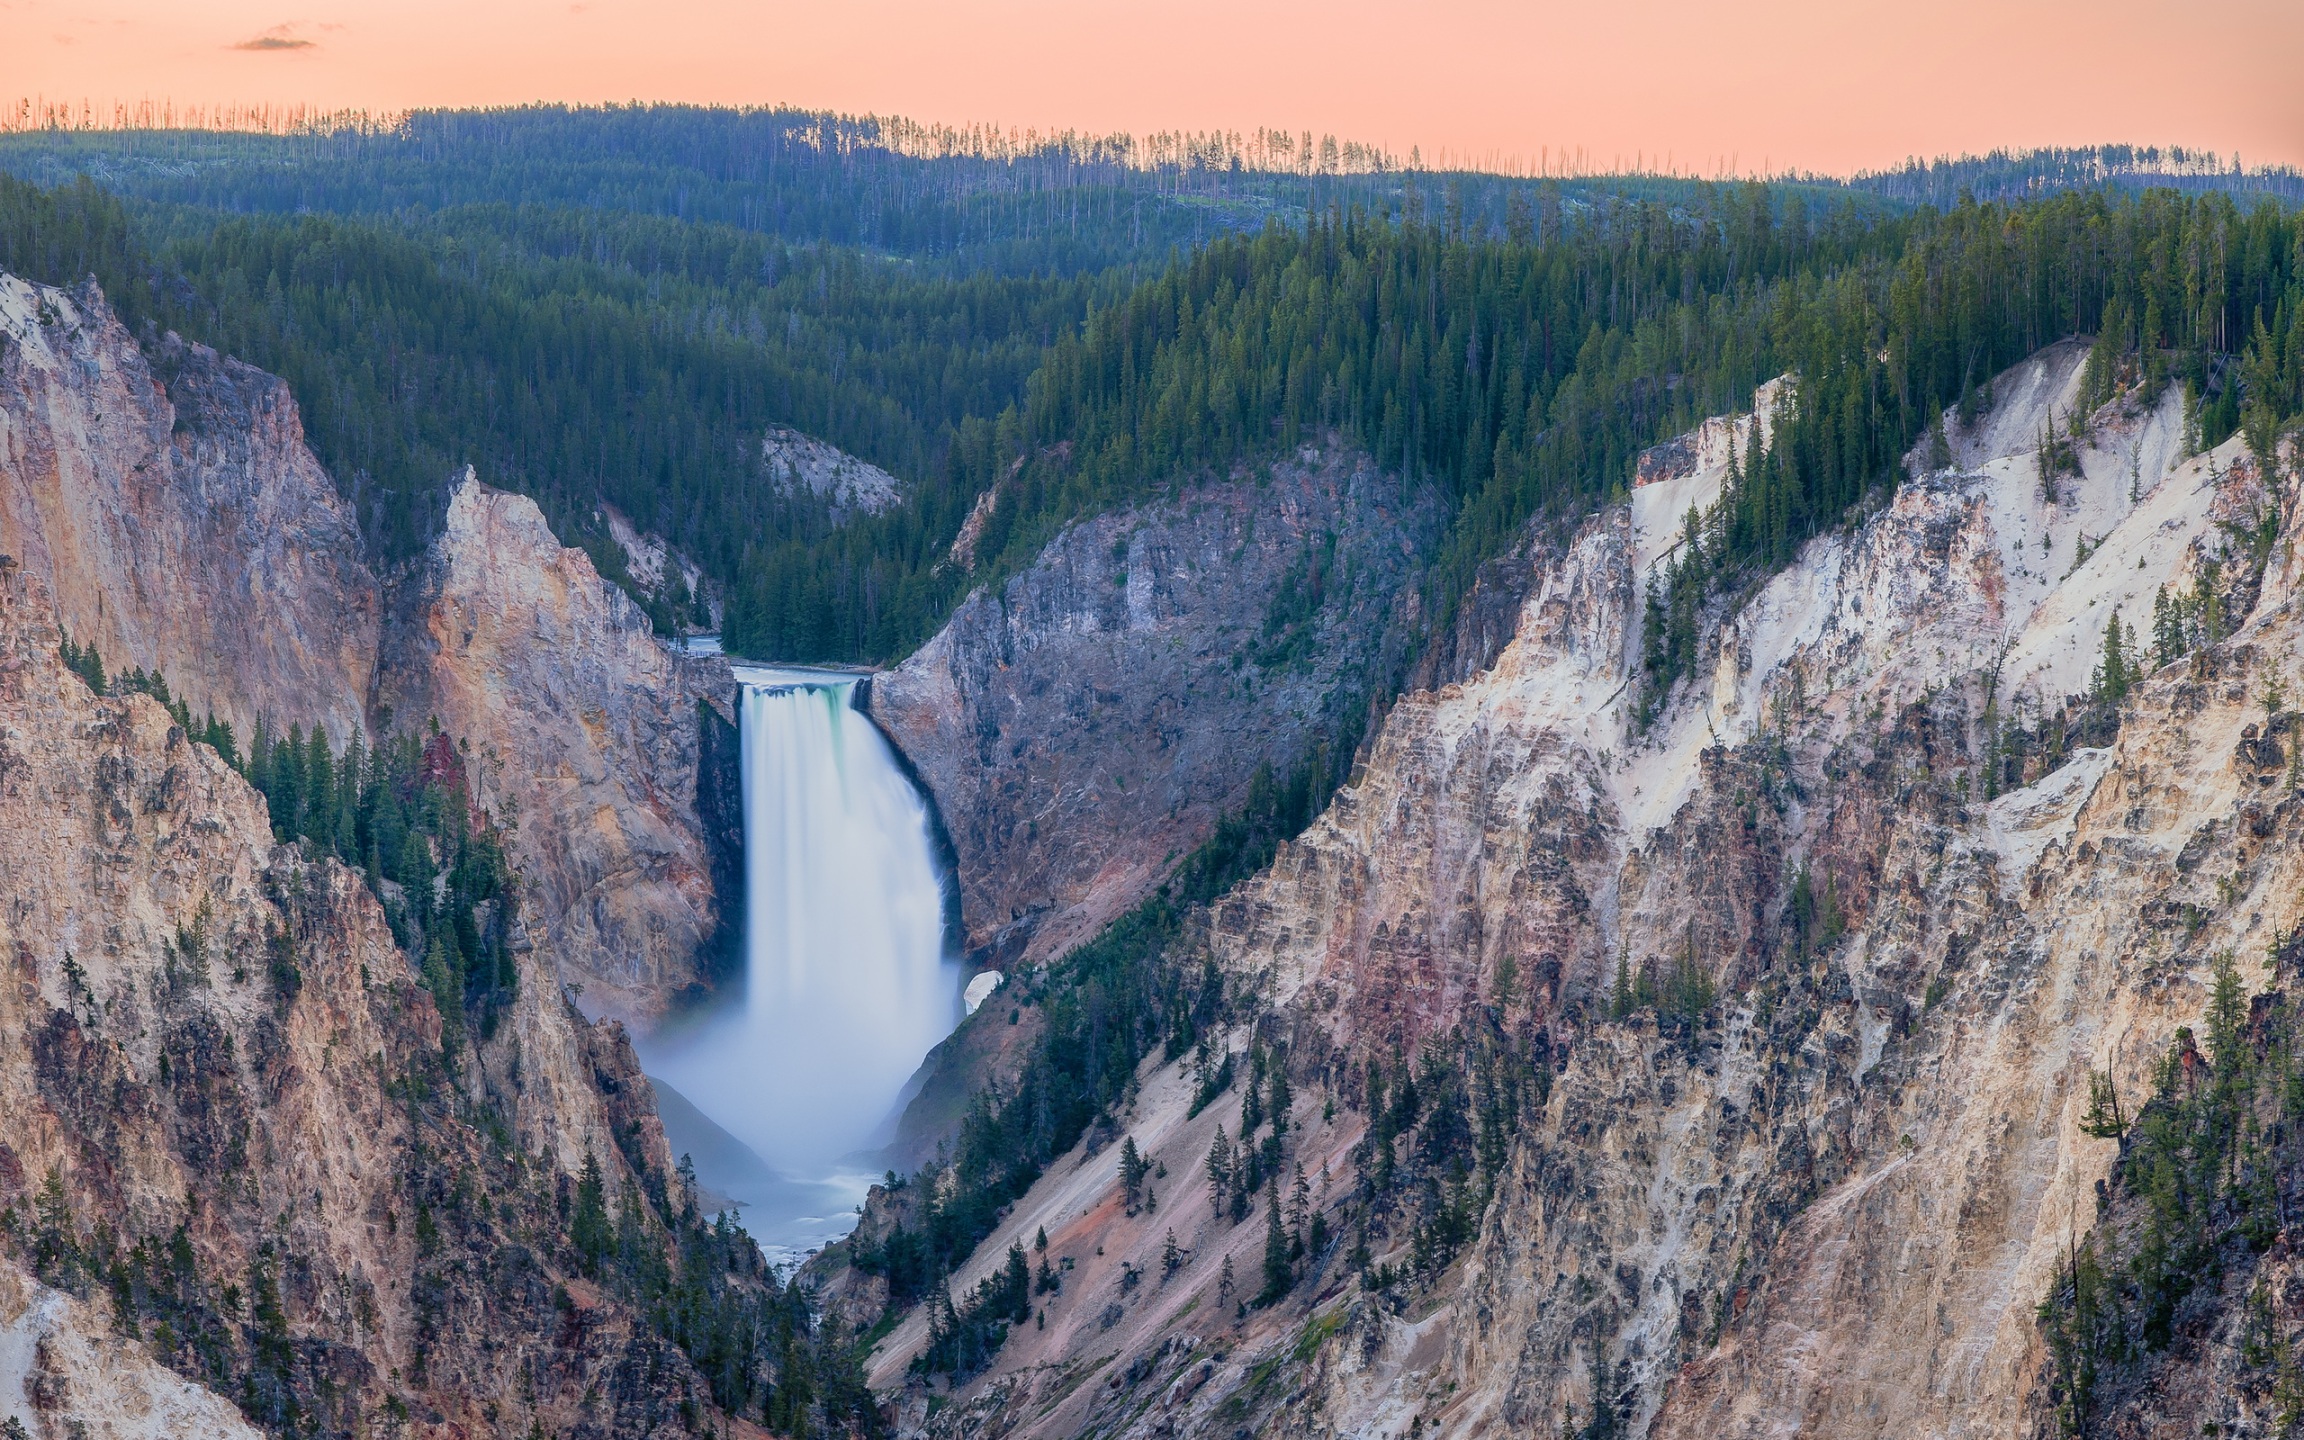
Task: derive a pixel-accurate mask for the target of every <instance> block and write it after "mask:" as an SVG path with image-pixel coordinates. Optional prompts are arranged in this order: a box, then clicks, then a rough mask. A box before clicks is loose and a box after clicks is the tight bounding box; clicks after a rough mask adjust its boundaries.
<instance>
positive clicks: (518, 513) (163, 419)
mask: <svg viewBox="0 0 2304 1440" xmlns="http://www.w3.org/2000/svg"><path fill="white" fill-rule="evenodd" d="M0 553H6V554H10V555H13V556H15V557H16V558H17V560H18V562H19V563H20V564H22V565H23V566H24V567H25V568H26V569H27V570H28V571H29V572H30V573H32V574H35V575H37V576H38V577H40V579H41V580H42V581H43V583H44V584H45V585H46V586H47V587H48V589H49V592H50V593H51V594H53V595H54V596H55V597H56V601H55V603H56V607H57V611H58V615H59V617H60V619H61V621H62V623H63V626H64V629H65V631H66V632H67V633H68V634H69V635H70V636H71V638H72V639H73V641H74V643H75V644H79V645H92V646H94V647H95V649H96V650H97V652H98V654H99V655H100V656H101V658H102V660H103V662H104V664H105V665H106V666H107V667H108V668H109V669H110V670H112V671H114V672H115V673H117V672H124V671H128V670H131V669H137V670H144V671H147V672H150V673H154V674H158V675H160V676H161V677H163V678H164V679H165V680H166V682H167V684H168V686H169V687H170V689H171V691H172V692H173V693H174V694H175V695H177V696H179V697H181V698H182V699H184V700H185V701H186V702H187V703H188V704H189V705H190V706H191V709H192V712H193V714H194V716H195V717H196V718H197V717H199V716H202V715H204V714H206V713H208V712H210V711H213V712H214V713H215V714H217V715H218V716H219V717H221V718H223V719H225V720H228V721H229V722H231V724H232V725H233V728H234V730H235V732H236V734H237V736H238V738H239V740H240V741H241V742H242V743H243V744H245V742H246V741H247V739H248V738H249V736H251V735H252V734H253V733H254V729H255V726H256V722H257V721H258V720H262V721H264V722H265V723H266V724H267V725H268V726H269V727H270V729H271V732H272V733H273V734H275V735H277V734H281V733H284V732H286V731H287V730H288V729H289V728H290V727H291V726H298V727H302V728H303V729H304V730H306V731H310V730H311V729H313V728H315V727H317V728H319V729H320V730H322V731H324V732H325V733H326V734H327V735H328V737H329V740H330V742H331V744H333V745H335V746H337V747H341V746H342V745H343V744H344V743H345V742H346V741H347V740H348V739H349V738H350V737H351V736H353V735H354V734H361V735H363V736H367V737H370V738H373V737H375V736H376V735H378V734H380V733H385V732H387V731H390V730H393V729H400V730H415V731H419V732H421V731H422V730H423V729H425V728H426V727H428V726H430V725H431V724H433V723H434V722H437V723H438V725H439V726H440V727H441V728H442V729H443V730H444V731H445V732H446V733H447V734H449V735H450V736H451V737H452V738H453V739H454V740H455V741H456V742H457V743H458V744H459V745H461V746H464V747H465V748H466V753H467V755H468V756H469V757H470V759H471V762H472V763H471V765H470V767H469V769H470V771H471V773H472V775H473V778H474V781H475V783H476V784H477V785H479V786H480V787H481V788H482V793H483V795H484V797H485V799H486V801H487V803H488V804H489V805H490V806H492V807H509V809H508V811H507V818H516V822H517V823H516V824H515V825H514V826H513V827H512V835H513V850H514V863H515V865H516V867H517V868H518V869H519V871H520V872H521V876H522V879H523V881H524V883H525V887H526V893H525V898H526V902H527V913H528V916H529V918H530V919H531V920H532V921H533V923H534V926H535V929H536V932H537V933H536V940H537V943H538V944H539V945H540V946H541V947H542V953H543V954H544V955H545V956H546V957H547V958H548V959H549V961H550V962H551V965H552V966H554V967H557V969H558V970H559V972H560V973H561V974H562V975H563V976H564V978H566V979H567V980H569V981H572V982H574V983H575V984H576V985H578V986H579V987H580V989H581V1000H582V1003H583V1005H584V1007H585V1008H586V1010H587V1011H588V1012H590V1013H592V1014H594V1015H608V1016H615V1017H618V1018H621V1019H626V1020H630V1021H633V1022H635V1023H638V1022H645V1021H651V1020H653V1019H655V1018H656V1017H657V1016H659V1015H661V1014H662V1013H663V1012H664V1011H665V1010H666V1009H667V1008H668V1007H670V1006H673V1005H676V1004H679V1003H682V1002H683V1001H684V1000H689V999H693V998H695V997H697V996H698V995H700V994H702V993H704V992H705V991H707V990H708V989H709V988H710V987H711V985H712V984H713V983H715V982H716V981H717V980H719V979H721V978H724V976H723V974H722V973H721V972H722V971H724V970H725V964H726V959H727V956H728V954H729V953H730V952H731V951H732V949H733V946H732V945H731V944H730V943H729V939H728V936H727V934H725V933H724V932H723V924H722V918H721V913H722V910H721V904H720V901H719V897H718V894H717V891H716V889H715V876H718V877H720V879H721V881H722V882H723V883H725V881H726V880H727V879H728V878H730V877H734V876H737V875H740V874H741V866H740V864H738V863H737V862H736V861H735V860H734V859H733V858H732V856H731V854H730V853H729V852H730V851H731V849H732V848H739V847H740V846H741V836H740V834H733V833H731V832H730V830H729V828H728V826H727V825H725V824H722V825H720V826H718V827H716V828H715V827H713V826H710V825H708V824H707V821H706V818H705V815H704V813H703V811H710V810H711V808H712V806H713V805H715V804H717V805H719V806H720V809H721V811H727V810H728V804H727V799H728V797H726V796H724V795H715V794H704V793H703V790H704V787H706V786H707V785H708V784H710V783H717V784H718V785H719V786H720V787H722V788H726V787H728V786H729V785H730V784H731V783H732V777H731V776H730V775H728V774H726V773H724V772H725V771H726V770H728V769H729V768H731V767H725V766H723V767H720V768H719V769H715V770H707V768H706V767H703V766H702V765H701V764H700V757H701V751H700V737H701V735H702V733H703V730H704V728H705V726H706V724H707V720H706V713H707V708H710V707H716V709H713V710H712V713H714V714H716V715H717V716H718V718H719V719H720V720H722V721H727V720H732V719H733V708H732V707H733V704H734V689H735V687H734V681H733V678H732V677H731V676H730V675H729V673H728V670H727V666H726V664H725V662H723V661H720V660H718V659H717V658H703V657H697V658H689V657H685V656H680V655H676V654H674V653H672V652H670V651H668V650H667V649H666V648H665V647H664V646H662V645H659V644H658V643H656V641H655V640H654V639H653V637H652V635H651V632H650V630H649V627H648V622H647V621H646V620H645V618H643V617H642V615H641V614H640V612H639V610H638V608H637V607H636V606H634V605H633V604H632V603H631V601H630V600H629V598H628V597H626V596H625V595H624V593H623V592H622V591H620V590H618V589H617V588H616V587H615V586H613V585H611V584H609V583H607V582H606V581H604V580H602V579H601V578H600V576H599V575H598V574H597V573H596V572H595V571H594V569H593V567H592V563H591V561H590V560H589V559H588V558H586V557H585V556H584V554H583V553H582V552H581V551H578V550H573V549H568V548H565V547H563V546H561V545H560V544H559V543H558V541H557V540H556V539H555V538H554V537H553V535H552V534H551V531H550V529H549V527H548V526H546V524H545V522H544V519H543V516H542V514H541V512H539V511H538V510H537V509H536V507H535V505H534V503H533V502H531V501H529V500H527V499H524V498H521V497H518V496H513V495H509V494H505V493H502V492H498V491H493V490H490V489H488V488H487V487H485V486H483V485H480V484H479V483H478V482H477V480H476V479H474V478H473V477H471V476H470V475H469V474H468V475H467V477H466V481H465V483H464V484H463V485H462V486H460V487H458V488H457V489H456V490H455V492H454V493H453V495H452V497H451V500H450V503H449V507H448V511H447V513H446V515H445V516H444V517H443V520H442V525H441V530H440V533H439V535H438V537H437V538H436V539H435V541H434V542H433V544H432V546H431V547H430V549H429V550H428V551H427V553H426V554H424V555H423V556H421V557H418V558H417V559H415V560H413V561H410V562H406V563H404V564H401V565H399V566H396V567H393V568H392V569H391V571H390V572H389V573H388V574H386V575H383V576H381V577H380V576H378V575H377V574H376V573H374V572H373V571H372V569H371V566H370V564H369V562H368V559H367V558H366V554H365V551H364V548H363V546H362V542H361V539H360V535H359V530H358V526H357V524H356V523H355V517H354V516H353V515H352V513H351V511H350V509H349V508H348V506H347V505H346V504H345V502H344V501H343V500H342V499H340V498H339V496H338V494H337V490H336V487H335V485H334V484H333V483H332V482H331V481H330V479H329V477H328V475H327V474H326V473H325V472H324V471H323V470H322V469H321V467H320V464H319V462H318V461H317V460H316V459H314V457H313V455H312V452H311V450H310V449H309V448H308V447H307V446H306V445H305V443H304V437H303V427H302V424H301V422H300V421H299V419H298V415H297V410H296V404H295V401H294V399H293V398H292V397H291V396H290V395H289V393H288V388H287V386H286V385H285V384H284V383H282V382H281V381H280V380H278V379H277V378H275V377H273V376H270V375H267V374H265V373H263V372H262V371H259V370H256V369H254V368H253V367H250V366H248V365H244V364H242V363H240V362H239V361H237V360H232V359H229V358H227V357H222V356H219V355H217V354H215V353H214V352H213V351H210V350H207V349H206V348H204V347H201V346H197V345H189V344H186V343H184V342H182V341H180V340H178V339H176V338H175V337H173V336H167V337H162V338H161V339H160V340H158V341H156V342H154V345H153V347H152V352H151V354H150V355H149V356H148V355H147V354H146V352H145V350H144V349H142V348H140V347H139V346H138V345H137V343H136V340H135V338H134V337H133V336H131V335H129V334H128V332H127V330H126V329H125V328H124V327H123V326H122V325H121V323H120V321H119V320H118V319H117V317H115V316H114V315H113V313H112V312H111V310H110V308H109V307H108V306H107V305H106V304H105V303H104V299H103V296H102V295H101V293H99V292H98V291H97V290H96V289H95V287H94V286H93V285H92V284H90V285H83V286H81V287H78V288H76V289H73V290H69V291H67V290H61V289H56V288H54V287H49V286H41V285H32V284H28V283H26V282H24V281H21V280H17V279H15V278H13V277H6V276H0ZM700 707H707V708H700ZM700 795H701V796H702V806H703V810H702V811H700V809H699V804H700ZM737 908H738V909H740V906H739V907H737ZM734 923H737V924H740V921H736V922H734ZM716 957H717V958H716ZM716 967H717V968H716Z"/></svg>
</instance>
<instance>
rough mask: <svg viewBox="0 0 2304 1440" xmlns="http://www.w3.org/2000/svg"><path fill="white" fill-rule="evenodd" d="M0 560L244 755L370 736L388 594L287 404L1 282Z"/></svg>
mask: <svg viewBox="0 0 2304 1440" xmlns="http://www.w3.org/2000/svg"><path fill="white" fill-rule="evenodd" d="M0 553H6V554H10V555H13V556H15V557H16V558H17V560H18V562H19V563H21V564H23V565H24V566H26V567H27V568H28V569H30V570H31V572H32V573H34V574H36V575H38V576H39V577H40V578H41V579H42V580H43V581H44V582H46V584H47V585H48V587H49V588H50V590H51V592H52V593H53V594H54V595H55V597H56V607H57V613H58V615H59V618H60V619H61V620H62V622H63V624H64V628H65V629H66V631H68V632H69V633H70V635H71V637H72V639H73V641H74V642H75V643H76V644H80V645H94V646H95V647H96V649H97V651H98V653H99V654H100V655H101V656H102V657H103V660H104V663H105V664H106V665H107V666H108V667H110V668H111V669H112V670H114V671H125V670H131V669H141V670H145V671H148V672H157V673H159V674H161V675H163V676H164V677H165V678H166V679H167V682H168V684H169V685H170V686H171V687H172V688H173V689H174V691H175V692H176V693H177V694H178V695H180V696H182V697H183V698H184V699H185V700H187V701H188V702H190V704H191V706H192V710H193V713H194V714H195V715H200V714H204V713H207V712H211V711H212V712H214V713H215V714H216V715H218V716H219V717H220V718H222V719H225V720H228V721H230V722H231V723H232V725H233V728H234V729H235V730H236V731H237V732H238V733H239V734H240V736H241V737H242V738H243V739H245V738H246V737H247V736H248V735H249V734H250V733H251V731H252V730H253V729H254V727H255V723H256V721H257V720H258V719H263V720H265V721H267V722H268V723H269V724H271V725H272V726H273V727H274V728H275V729H276V730H278V731H286V730H287V729H288V727H289V726H291V725H298V726H302V727H303V728H304V729H306V730H310V729H312V728H313V727H314V726H318V727H320V728H321V729H323V730H325V731H326V732H327V734H328V737H329V739H330V740H331V741H332V742H333V743H335V744H337V745H339V746H340V745H342V744H343V743H344V741H345V740H346V739H347V738H348V737H349V736H351V735H352V734H353V733H354V732H355V731H359V730H362V729H364V728H365V725H366V713H365V712H366V706H367V701H368V693H369V687H370V684H371V682H372V680H373V678H374V675H375V667H376V658H377V639H378V633H379V625H380V618H381V610H380V604H379V601H380V597H379V594H378V591H377V586H376V581H375V577H374V576H372V575H371V574H370V573H369V571H368V567H367V565H366V563H365V562H364V561H363V559H362V552H361V545H360V537H359V530H358V526H357V524H356V523H355V520H354V517H353V515H352V513H351V511H350V510H349V508H348V507H347V506H346V505H345V504H344V502H343V501H341V500H340V499H339V498H338V497H337V493H336V487H335V486H334V485H333V484H332V483H331V482H330V481H329V478H328V476H327V474H326V473H325V472H323V471H322V470H321V468H320V464H319V462H318V461H317V460H315V459H313V457H312V452H311V451H310V450H309V449H307V448H306V446H305V444H304V430H303V425H302V423H301V421H300V420H299V419H298V417H297V411H296V404H295V401H294V400H293V399H291V398H290V396H289V394H288V387H287V386H286V385H285V384H283V383H282V382H281V381H280V380H278V379H276V378H275V377H273V376H270V375H267V374H265V373H263V372H262V371H260V370H256V369H254V368H252V367H250V366H247V365H243V364H241V363H240V362H239V361H237V360H232V359H228V358H225V357H223V356H219V355H217V354H216V352H214V351H212V350H209V349H208V348H206V347H205V346H200V345H189V344H186V343H184V342H183V341H180V340H178V339H176V338H175V337H173V336H169V337H167V338H166V339H164V340H163V341H161V342H160V343H159V344H158V345H157V346H156V347H155V350H154V353H153V355H152V356H151V357H149V358H147V356H146V355H145V353H144V352H143V351H142V350H140V349H139V348H138V346H137V344H136V341H135V339H134V337H132V336H131V335H129V334H128V332H127V330H126V329H125V328H123V327H122V325H121V324H120V321H119V320H118V318H117V317H115V316H114V315H113V313H112V311H111V309H110V307H108V306H107V305H106V304H105V303H104V297H103V296H102V294H100V293H99V292H98V291H97V290H96V288H95V286H94V284H93V283H89V284H84V285H81V286H79V287H76V288H74V289H72V290H60V289H55V288H52V287H49V286H44V285H32V284H28V283H26V282H24V281H22V280H18V279H16V278H15V277H13V276H6V275H0Z"/></svg>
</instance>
